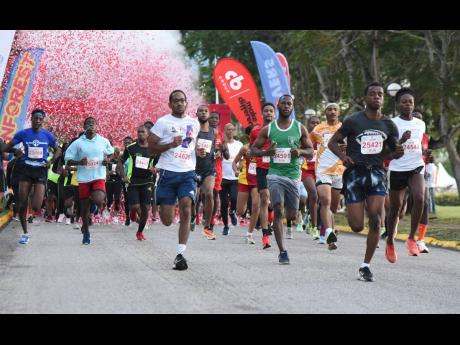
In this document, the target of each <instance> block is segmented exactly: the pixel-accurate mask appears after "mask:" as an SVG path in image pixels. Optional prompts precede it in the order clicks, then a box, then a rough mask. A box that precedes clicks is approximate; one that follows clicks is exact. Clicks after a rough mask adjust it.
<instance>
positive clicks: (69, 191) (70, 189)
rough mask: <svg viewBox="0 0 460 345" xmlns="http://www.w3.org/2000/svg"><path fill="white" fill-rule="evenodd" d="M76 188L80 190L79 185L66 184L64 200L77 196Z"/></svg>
mask: <svg viewBox="0 0 460 345" xmlns="http://www.w3.org/2000/svg"><path fill="white" fill-rule="evenodd" d="M75 189H77V190H78V187H77V186H72V185H68V186H64V188H63V192H62V194H63V197H64V200H67V199H70V198H74V197H75Z"/></svg>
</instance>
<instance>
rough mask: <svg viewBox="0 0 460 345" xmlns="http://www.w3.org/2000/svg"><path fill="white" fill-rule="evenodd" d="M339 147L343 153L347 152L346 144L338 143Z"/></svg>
mask: <svg viewBox="0 0 460 345" xmlns="http://www.w3.org/2000/svg"><path fill="white" fill-rule="evenodd" d="M339 148H340V149H341V150H342V152H343V153H345V154H346V153H347V144H339Z"/></svg>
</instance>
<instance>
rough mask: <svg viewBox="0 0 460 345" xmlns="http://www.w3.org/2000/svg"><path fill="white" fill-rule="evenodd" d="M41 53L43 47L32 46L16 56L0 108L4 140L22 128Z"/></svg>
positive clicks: (9, 138) (6, 140)
mask: <svg viewBox="0 0 460 345" xmlns="http://www.w3.org/2000/svg"><path fill="white" fill-rule="evenodd" d="M42 54H43V49H41V48H33V49H28V50H25V51H23V52H21V53H20V54H19V55H18V56H17V57H16V60H15V62H14V65H13V68H12V69H11V73H10V77H9V79H8V83H7V85H6V90H5V93H4V94H3V99H2V107H1V109H0V137H1V138H2V139H3V140H4V141H5V142H9V141H11V139H12V138H13V136H14V134H15V133H16V132H17V131H19V130H21V129H23V128H24V123H25V121H26V118H27V105H28V104H29V100H30V96H31V94H32V87H33V83H34V77H35V73H36V71H37V67H38V63H39V61H40V57H41V56H42Z"/></svg>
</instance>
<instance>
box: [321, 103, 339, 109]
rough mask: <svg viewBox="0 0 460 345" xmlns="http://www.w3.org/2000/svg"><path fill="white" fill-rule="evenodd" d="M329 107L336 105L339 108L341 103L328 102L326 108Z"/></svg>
mask: <svg viewBox="0 0 460 345" xmlns="http://www.w3.org/2000/svg"><path fill="white" fill-rule="evenodd" d="M329 107H336V108H337V109H340V107H339V105H338V104H337V103H334V102H331V103H328V104H326V108H324V109H327V108H329Z"/></svg>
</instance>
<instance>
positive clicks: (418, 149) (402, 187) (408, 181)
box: [385, 88, 426, 263]
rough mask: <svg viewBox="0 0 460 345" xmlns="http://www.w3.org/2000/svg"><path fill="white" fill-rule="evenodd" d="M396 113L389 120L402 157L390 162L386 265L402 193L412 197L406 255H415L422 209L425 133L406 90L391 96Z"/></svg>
mask: <svg viewBox="0 0 460 345" xmlns="http://www.w3.org/2000/svg"><path fill="white" fill-rule="evenodd" d="M395 99H396V103H397V105H398V107H399V110H400V113H401V114H400V115H399V116H398V117H395V118H392V121H393V122H394V124H395V125H396V127H397V128H398V131H399V139H400V141H399V142H400V144H402V146H403V148H404V156H402V157H401V158H399V159H393V160H392V161H391V162H390V165H389V170H390V213H389V217H388V237H387V245H386V250H385V255H386V257H387V259H388V261H389V262H391V263H395V262H396V260H397V254H396V250H395V246H394V237H395V236H396V232H395V229H396V224H397V218H398V216H399V213H400V210H401V207H402V204H403V199H404V196H405V194H406V190H407V188H408V187H409V188H410V193H411V196H412V208H411V210H412V211H411V229H410V233H409V237H408V239H407V241H406V245H407V248H408V251H409V256H418V255H419V254H420V250H419V249H418V246H417V242H416V241H415V233H416V232H417V230H418V228H419V225H420V219H421V217H422V213H423V207H424V195H425V179H424V174H425V162H424V161H423V153H424V152H423V150H422V140H423V134H424V133H425V131H426V126H425V122H423V121H422V120H420V119H417V118H415V117H413V116H412V112H413V111H414V99H415V97H414V92H413V91H412V90H411V89H409V88H402V89H400V90H399V91H398V92H397V93H396V96H395Z"/></svg>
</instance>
